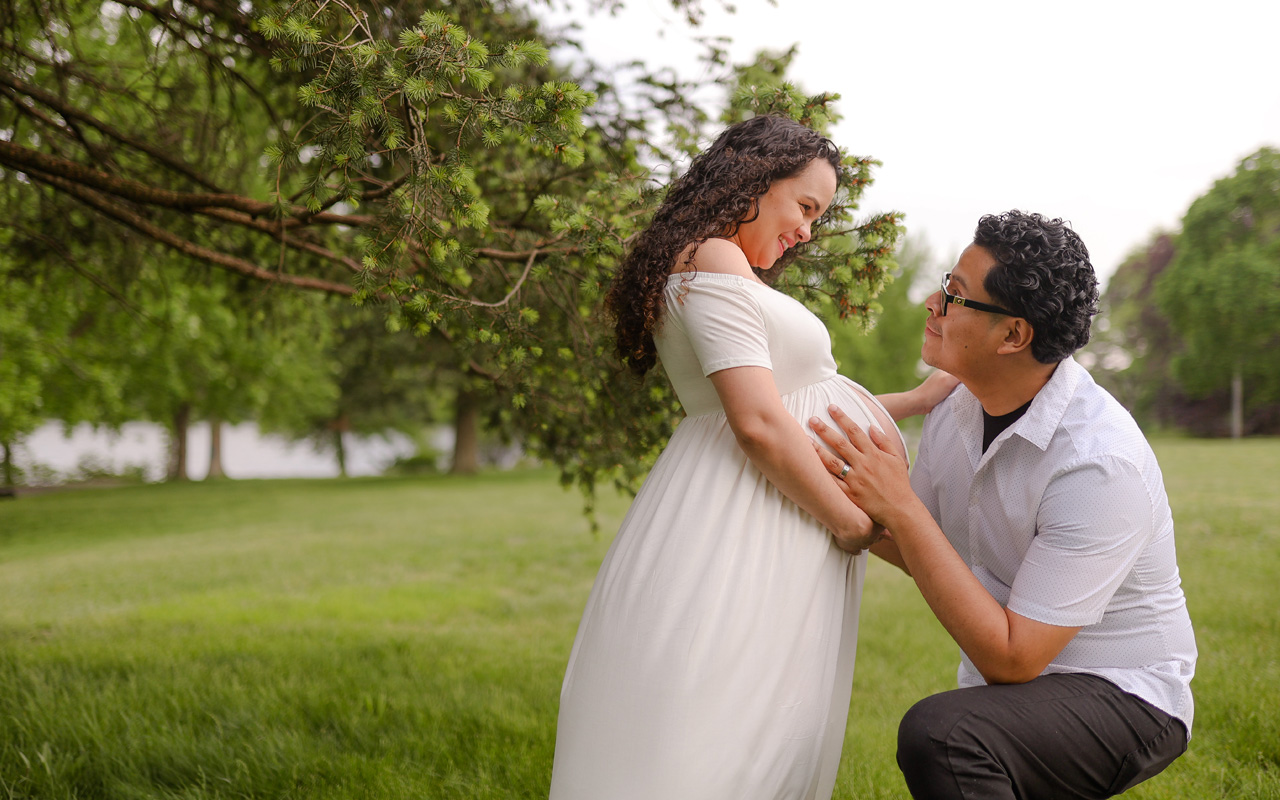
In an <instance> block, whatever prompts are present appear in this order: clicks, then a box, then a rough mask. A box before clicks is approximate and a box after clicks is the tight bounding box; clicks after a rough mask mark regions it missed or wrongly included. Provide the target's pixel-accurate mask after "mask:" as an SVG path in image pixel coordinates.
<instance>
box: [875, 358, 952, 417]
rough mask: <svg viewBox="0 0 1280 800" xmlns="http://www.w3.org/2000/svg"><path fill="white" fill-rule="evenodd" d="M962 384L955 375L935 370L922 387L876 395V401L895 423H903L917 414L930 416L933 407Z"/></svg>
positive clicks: (922, 383) (923, 382) (921, 384)
mask: <svg viewBox="0 0 1280 800" xmlns="http://www.w3.org/2000/svg"><path fill="white" fill-rule="evenodd" d="M959 383H960V381H959V380H957V379H956V378H955V377H954V376H953V375H951V374H949V373H946V372H943V371H941V370H934V371H933V372H932V373H930V374H929V377H927V378H925V379H924V380H923V381H921V383H920V385H919V386H917V387H915V388H914V389H909V390H907V391H905V392H890V393H889V394H879V395H876V399H877V400H879V401H880V402H881V404H883V405H884V407H885V410H886V411H888V412H889V416H891V417H893V421H894V422H901V421H902V420H904V419H906V418H907V417H914V416H916V415H917V414H928V413H929V412H930V411H932V410H933V407H934V406H936V405H937V404H938V403H941V402H942V401H943V400H945V399H947V395H949V394H951V390H952V389H955V388H956V386H957V385H958V384H959Z"/></svg>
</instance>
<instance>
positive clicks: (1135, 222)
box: [541, 0, 1280, 280]
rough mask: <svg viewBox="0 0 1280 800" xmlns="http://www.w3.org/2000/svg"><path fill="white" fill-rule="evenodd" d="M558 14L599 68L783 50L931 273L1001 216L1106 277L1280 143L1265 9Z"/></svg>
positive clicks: (831, 8)
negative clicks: (1038, 220)
mask: <svg viewBox="0 0 1280 800" xmlns="http://www.w3.org/2000/svg"><path fill="white" fill-rule="evenodd" d="M572 1H573V2H574V6H575V8H574V10H573V11H571V12H568V13H565V12H560V13H557V14H555V15H554V16H552V17H551V18H550V21H552V22H555V23H564V22H568V21H572V22H575V23H577V24H578V25H579V26H581V30H580V32H579V33H578V38H579V39H580V41H582V43H583V45H584V49H585V51H586V53H587V55H588V56H589V57H591V58H592V59H594V60H595V61H597V62H599V63H601V64H602V65H605V66H609V65H615V64H621V63H624V62H626V61H630V60H632V59H642V60H644V61H645V62H646V63H648V64H649V65H651V66H654V67H657V66H669V67H672V68H674V69H676V70H677V71H678V72H679V73H680V74H681V75H682V76H685V77H690V78H695V77H698V76H699V75H700V74H701V73H702V69H701V67H699V65H698V63H697V55H698V54H699V53H700V52H701V49H700V47H699V46H698V45H696V44H695V43H694V38H693V37H695V36H699V35H715V36H728V37H730V38H731V39H732V40H733V43H732V45H731V46H730V48H729V49H730V53H731V57H732V59H733V60H734V61H735V62H743V61H748V60H750V59H751V58H752V57H753V56H754V54H755V53H756V52H758V51H759V50H761V49H771V50H785V49H786V48H788V47H790V46H791V45H793V44H796V45H798V46H799V54H798V56H797V58H796V60H795V61H794V62H793V64H792V68H791V71H790V77H791V78H792V80H793V81H794V82H795V83H797V84H798V85H799V87H800V88H801V89H802V90H803V91H805V92H808V93H817V92H822V91H827V92H838V93H840V94H841V95H842V96H843V98H844V99H843V100H842V101H841V103H840V104H839V106H838V108H839V110H840V111H841V112H842V113H843V114H844V116H845V118H844V119H843V120H842V121H841V122H840V123H839V124H838V125H837V126H836V128H835V130H834V131H833V136H832V138H834V139H835V140H836V143H837V144H838V145H840V146H841V147H843V148H845V149H846V150H848V151H849V152H851V153H854V154H856V155H867V156H871V157H873V158H876V159H877V160H879V161H881V162H883V166H882V167H880V168H879V169H878V170H877V172H876V173H875V184H874V185H873V186H872V187H871V188H870V189H868V190H867V192H866V193H865V194H864V195H863V199H862V203H861V211H862V212H873V211H877V212H878V211H889V210H896V211H901V212H905V214H906V225H907V229H908V233H909V235H912V236H916V237H923V239H924V240H925V241H926V242H927V243H928V245H929V246H930V248H931V250H932V251H933V255H934V258H935V260H937V261H938V262H939V263H940V264H942V263H944V262H945V263H950V262H951V261H953V260H954V258H955V257H956V256H957V255H958V254H959V252H960V250H962V249H963V248H964V246H965V245H966V244H968V243H969V242H970V241H971V239H972V235H973V229H974V225H975V224H976V222H977V220H978V217H980V216H981V215H982V214H984V213H998V212H1000V211H1005V210H1008V209H1011V208H1019V209H1023V210H1026V211H1036V212H1039V213H1042V214H1045V215H1047V216H1052V217H1061V218H1063V219H1065V220H1067V221H1068V222H1069V223H1071V226H1072V227H1073V228H1074V229H1075V231H1076V232H1077V233H1079V234H1080V236H1081V238H1082V239H1083V240H1084V242H1085V244H1086V246H1088V248H1089V251H1090V254H1091V256H1092V260H1093V264H1094V268H1095V270H1096V271H1097V272H1098V275H1099V277H1100V278H1101V279H1103V280H1105V279H1106V278H1107V277H1109V276H1110V274H1111V273H1112V272H1114V270H1115V268H1116V267H1117V266H1119V265H1120V263H1121V262H1122V261H1123V260H1124V258H1125V257H1126V256H1127V255H1128V254H1129V253H1130V252H1131V251H1132V250H1133V249H1135V248H1137V247H1140V246H1142V245H1143V244H1145V243H1146V242H1147V241H1148V239H1149V237H1150V236H1151V234H1152V233H1153V232H1154V231H1156V230H1157V229H1163V230H1176V229H1177V228H1178V226H1179V224H1180V220H1181V219H1182V216H1183V214H1185V213H1186V210H1187V208H1188V207H1189V206H1190V204H1191V203H1192V201H1194V200H1195V199H1196V198H1197V197H1199V196H1200V195H1202V194H1203V193H1205V192H1206V191H1207V190H1208V189H1209V188H1210V187H1211V186H1212V185H1213V182H1214V181H1215V180H1217V179H1219V178H1222V177H1226V176H1227V175H1229V174H1231V173H1232V172H1233V171H1234V170H1235V168H1236V166H1237V165H1238V164H1239V162H1240V161H1241V159H1243V158H1244V157H1245V156H1247V155H1249V154H1250V153H1252V152H1254V151H1256V150H1257V149H1258V148H1260V147H1262V146H1264V145H1271V146H1273V147H1280V2H1277V0H1265V1H1263V0H1252V1H1248V0H1217V2H1213V3H1203V2H1196V3H1192V2H1187V1H1186V0H1164V2H1145V1H1139V0H1110V2H1096V0H1077V1H1076V2H1070V3H1067V2H1054V3H1050V2H1038V1H1037V0H1020V2H994V1H993V0H975V1H972V2H966V1H965V0H949V1H944V0H916V1H912V0H878V2H866V1H865V0H777V4H776V6H771V5H770V4H769V2H768V0H735V2H736V9H737V10H736V13H727V12H725V11H724V10H723V6H722V5H721V2H720V0H703V2H704V7H705V9H706V12H707V13H706V19H705V21H704V23H703V25H702V27H701V29H691V28H690V27H689V26H688V25H687V24H686V23H685V22H684V20H683V18H682V16H681V15H680V14H679V13H677V12H675V11H673V10H672V9H671V7H670V4H669V3H668V2H667V0H626V5H625V7H624V8H623V10H622V11H621V12H620V13H619V14H618V15H616V16H612V17H611V16H609V15H608V14H607V13H602V12H598V13H595V14H590V13H588V12H587V10H586V9H587V3H586V1H585V0H572ZM541 13H542V14H543V15H544V17H545V16H546V15H547V12H541ZM709 99H710V100H711V101H712V102H714V103H716V104H718V103H719V102H721V98H716V97H714V96H713V97H712V98H709Z"/></svg>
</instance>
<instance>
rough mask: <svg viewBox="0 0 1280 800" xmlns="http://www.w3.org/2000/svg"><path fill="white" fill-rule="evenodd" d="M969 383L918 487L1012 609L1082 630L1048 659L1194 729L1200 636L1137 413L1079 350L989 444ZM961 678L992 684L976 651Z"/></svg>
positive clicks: (930, 436)
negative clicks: (1099, 380) (1098, 379)
mask: <svg viewBox="0 0 1280 800" xmlns="http://www.w3.org/2000/svg"><path fill="white" fill-rule="evenodd" d="M982 426H983V421H982V407H981V405H980V404H979V403H978V400H977V398H976V397H974V396H973V394H972V393H971V392H969V391H968V390H967V389H966V388H965V387H963V386H961V387H959V388H957V389H956V391H955V392H953V393H952V395H951V396H950V397H949V398H947V400H945V401H944V402H943V403H941V404H939V405H938V406H937V408H935V409H934V410H933V412H932V413H931V414H929V415H928V417H927V418H926V419H925V426H924V433H923V437H922V440H921V443H920V450H919V455H918V456H917V459H916V465H915V468H914V470H913V472H912V476H911V484H912V487H913V488H914V489H915V491H916V494H917V495H919V496H920V498H921V500H923V501H924V503H925V505H926V506H927V507H928V509H929V512H930V513H931V514H932V515H933V518H934V520H936V521H937V523H938V525H939V527H941V528H942V531H943V533H945V534H946V536H947V538H948V539H949V540H950V542H951V544H952V546H954V547H955V549H956V552H958V553H959V554H960V556H961V557H962V558H964V559H965V561H966V562H967V563H968V564H969V568H970V569H971V570H972V571H973V574H974V575H975V576H977V578H978V580H979V581H981V583H982V585H983V586H984V587H985V588H986V589H987V591H988V592H990V593H991V595H992V596H993V597H994V598H995V599H996V600H997V601H999V602H1000V603H1001V604H1002V605H1004V606H1005V607H1007V608H1008V609H1009V610H1010V611H1013V612H1015V613H1017V614H1021V615H1022V616H1024V617H1028V618H1030V619H1034V620H1037V621H1040V622H1044V623H1047V624H1050V625H1062V626H1068V627H1075V626H1080V627H1081V630H1080V632H1079V633H1078V634H1077V635H1076V636H1075V637H1074V638H1073V639H1072V640H1071V642H1070V643H1068V644H1067V646H1066V647H1065V648H1064V649H1063V650H1062V652H1061V653H1059V654H1058V656H1057V657H1055V658H1054V660H1053V662H1052V663H1051V664H1050V665H1049V666H1048V667H1047V668H1046V669H1045V672H1046V673H1053V672H1084V673H1090V674H1094V675H1098V676H1099V677H1102V678H1106V679H1107V680H1109V681H1111V682H1112V683H1115V684H1116V685H1117V686H1119V687H1120V688H1121V689H1123V690H1125V691H1127V692H1129V693H1131V694H1134V695H1137V696H1138V697H1141V698H1142V699H1144V700H1146V701H1147V702H1149V703H1151V704H1152V705H1154V706H1156V707H1157V708H1160V709H1161V710H1163V711H1165V712H1166V713H1169V714H1171V715H1172V716H1174V717H1177V718H1178V719H1180V720H1182V722H1183V723H1184V724H1185V725H1186V726H1187V730H1188V731H1190V729H1191V720H1192V715H1193V704H1192V698H1191V678H1192V676H1193V675H1194V673H1195V664H1196V655H1197V652H1196V643H1195V637H1194V635H1193V633H1192V629H1191V619H1190V616H1189V615H1188V614H1187V606H1186V599H1185V597H1184V595H1183V593H1182V585H1181V579H1180V576H1179V573H1178V564H1177V557H1176V551H1175V547H1174V535H1173V516H1172V514H1171V512H1170V510H1169V501H1168V497H1167V496H1166V495H1165V490H1164V479H1163V477H1162V476H1161V474H1160V468H1159V465H1158V464H1157V463H1156V459H1155V454H1154V453H1152V452H1151V447H1150V445H1148V443H1147V441H1146V438H1145V437H1144V436H1143V435H1142V432H1141V431H1140V430H1139V429H1138V426H1137V424H1136V423H1134V421H1133V418H1132V417H1131V416H1129V413H1128V412H1127V411H1125V410H1124V408H1123V407H1122V406H1120V404H1119V403H1117V402H1116V401H1115V399H1114V398H1113V397H1111V395H1109V394H1108V393H1107V392H1106V391H1105V390H1103V389H1102V388H1101V387H1099V386H1098V385H1097V384H1096V383H1094V381H1093V378H1092V377H1090V375H1089V374H1088V372H1086V371H1085V370H1084V368H1082V367H1081V366H1080V365H1079V364H1077V363H1076V362H1075V361H1074V360H1073V359H1070V358H1068V359H1066V360H1065V361H1063V362H1062V363H1060V364H1059V365H1058V367H1057V368H1056V369H1055V370H1054V373H1053V376H1052V377H1051V378H1050V380H1049V382H1048V383H1047V384H1046V385H1045V386H1044V387H1043V388H1042V389H1041V390H1040V392H1039V393H1038V394H1037V395H1036V397H1035V398H1034V400H1032V403H1031V407H1030V408H1029V409H1027V412H1026V414H1024V415H1023V416H1022V418H1021V419H1019V420H1018V421H1017V422H1015V423H1013V425H1011V426H1009V428H1007V429H1006V430H1005V431H1004V432H1002V433H1001V434H1000V435H999V436H997V437H996V439H995V441H993V442H992V443H991V445H990V447H988V449H987V451H986V452H985V453H984V452H982ZM958 678H959V683H960V685H961V686H978V685H982V684H983V683H984V681H983V679H982V676H981V674H980V673H979V672H978V670H977V669H976V668H975V667H974V666H973V663H972V662H971V661H970V660H969V658H968V656H966V655H965V654H964V653H963V652H962V653H961V663H960V669H959V673H958Z"/></svg>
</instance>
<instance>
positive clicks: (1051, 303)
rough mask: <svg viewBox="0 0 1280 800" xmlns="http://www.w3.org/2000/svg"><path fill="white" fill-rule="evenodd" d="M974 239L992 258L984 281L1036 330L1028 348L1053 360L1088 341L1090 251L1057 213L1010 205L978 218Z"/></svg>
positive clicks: (1092, 296) (1093, 295)
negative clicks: (1031, 211)
mask: <svg viewBox="0 0 1280 800" xmlns="http://www.w3.org/2000/svg"><path fill="white" fill-rule="evenodd" d="M973 243H974V244H976V245H978V246H979V247H983V248H985V249H986V250H987V251H988V252H990V253H991V255H992V256H993V257H994V258H995V259H996V262H997V263H996V265H995V266H994V267H992V268H991V271H990V272H988V273H987V277H986V279H985V280H984V281H983V284H982V285H983V287H984V288H985V289H986V290H987V294H989V295H991V297H992V299H993V300H994V301H995V302H996V303H998V304H1000V305H1002V306H1004V307H1005V308H1008V309H1009V310H1011V311H1016V312H1018V313H1019V314H1020V315H1021V316H1022V317H1023V318H1024V319H1026V320H1027V322H1030V323H1031V328H1032V329H1033V330H1034V331H1035V336H1034V337H1033V338H1032V339H1031V354H1032V355H1033V356H1035V359H1036V360H1037V361H1039V362H1040V363H1042V364H1057V363H1058V362H1060V361H1062V360H1063V359H1065V358H1066V357H1067V356H1069V355H1071V354H1072V353H1074V352H1075V351H1077V350H1079V349H1080V348H1081V347H1084V346H1085V345H1086V344H1087V343H1088V342H1089V323H1090V320H1091V319H1092V317H1093V315H1094V314H1096V313H1098V279H1097V277H1096V276H1095V275H1094V274H1093V265H1092V264H1090V263H1089V251H1088V249H1086V248H1085V246H1084V242H1082V241H1080V237H1079V236H1078V235H1076V232H1075V231H1073V230H1071V229H1070V228H1068V227H1067V224H1066V223H1065V222H1063V221H1062V220H1060V219H1045V218H1044V217H1042V216H1040V215H1039V214H1028V213H1025V212H1022V211H1016V210H1015V211H1009V212H1006V213H1004V214H1000V215H995V214H988V215H986V216H984V217H983V218H982V219H980V220H978V228H977V230H976V231H974V234H973Z"/></svg>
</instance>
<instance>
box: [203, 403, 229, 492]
mask: <svg viewBox="0 0 1280 800" xmlns="http://www.w3.org/2000/svg"><path fill="white" fill-rule="evenodd" d="M225 477H227V473H226V472H225V471H224V470H223V469H222V420H220V419H218V418H217V417H214V418H213V419H211V420H209V474H208V475H206V476H205V480H208V479H209V478H213V479H214V480H217V479H218V478H225Z"/></svg>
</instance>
